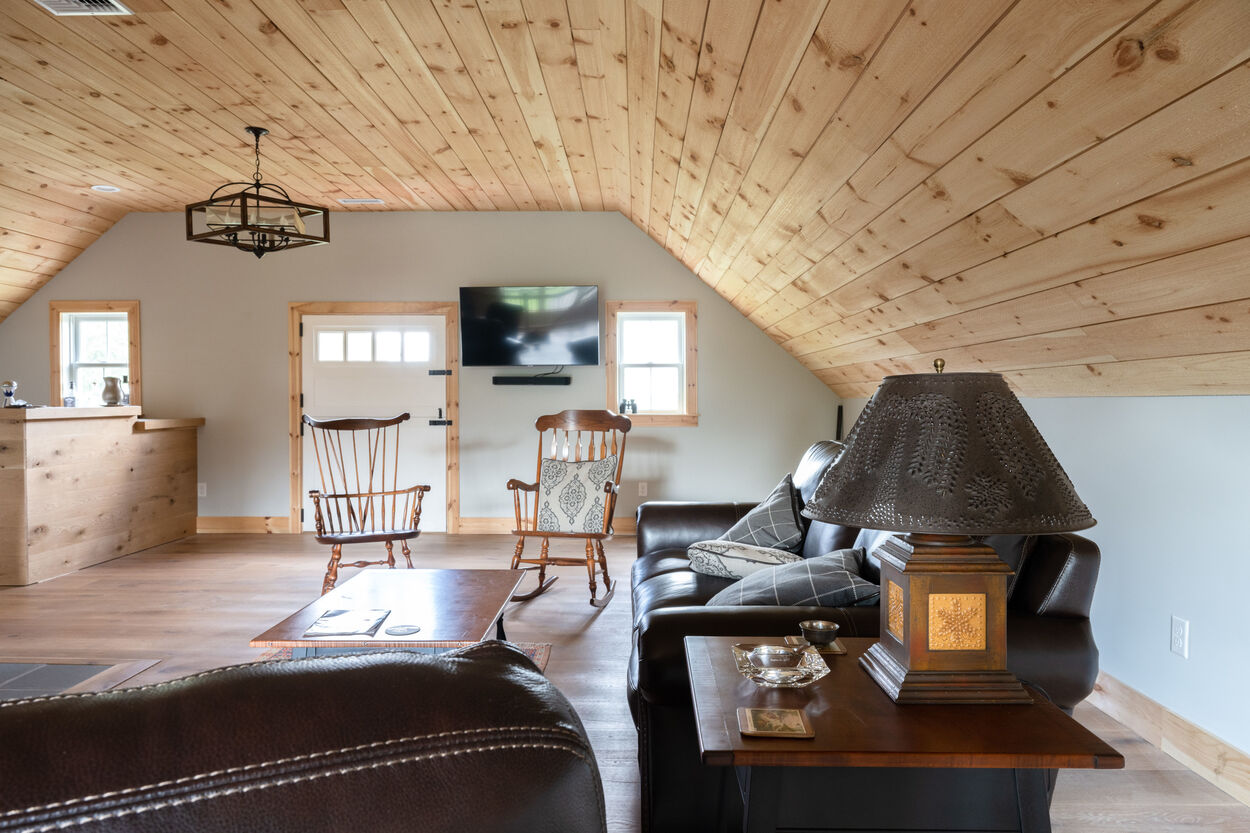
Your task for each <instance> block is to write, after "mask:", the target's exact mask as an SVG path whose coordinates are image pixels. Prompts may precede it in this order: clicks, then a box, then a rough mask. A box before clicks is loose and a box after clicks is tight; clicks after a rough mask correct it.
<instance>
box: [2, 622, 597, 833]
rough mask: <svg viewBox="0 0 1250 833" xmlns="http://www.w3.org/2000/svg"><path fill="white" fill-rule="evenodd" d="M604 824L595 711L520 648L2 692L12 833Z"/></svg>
mask: <svg viewBox="0 0 1250 833" xmlns="http://www.w3.org/2000/svg"><path fill="white" fill-rule="evenodd" d="M61 829H69V830H82V831H91V832H94V831H170V830H188V831H190V830H194V831H222V833H226V831H230V832H231V833H237V831H243V830H246V831H291V833H313V831H323V830H324V831H344V830H367V831H370V833H375V832H376V831H401V830H402V831H423V833H443V832H444V831H447V832H448V833H449V832H450V831H469V830H483V831H485V830H489V831H518V833H519V832H520V831H527V832H530V831H575V832H577V833H580V831H588V833H589V831H600V833H601V832H602V831H605V830H606V822H605V819H604V806H603V789H602V784H601V782H600V779H599V771H598V768H597V766H596V763H595V758H594V755H593V753H592V752H591V749H590V744H589V743H588V742H587V740H586V734H585V732H584V730H583V728H582V724H581V721H580V720H579V719H578V717H577V714H576V713H575V712H574V711H573V708H572V706H570V705H569V702H568V701H567V700H566V699H565V698H564V697H563V695H561V694H560V692H559V691H557V690H556V689H555V687H554V686H553V685H552V684H551V683H550V682H548V681H547V679H546V678H545V677H544V676H543V675H542V674H541V673H540V672H539V671H538V670H537V669H536V668H535V667H534V665H533V664H532V663H531V662H530V661H529V660H528V659H527V658H526V657H525V655H524V654H522V653H521V652H520V651H518V650H516V649H515V648H513V647H511V646H508V645H506V644H504V643H499V642H494V643H482V644H481V645H477V646H474V647H472V648H466V649H460V650H458V651H454V652H452V653H450V654H444V655H442V656H439V657H431V656H424V655H418V654H413V653H410V652H375V653H368V654H358V655H352V656H336V657H318V658H315V659H304V660H294V661H291V660H287V661H273V662H261V663H255V664H251V665H241V666H234V667H231V668H221V669H216V670H214V671H207V672H205V673H203V674H196V675H194V676H191V677H186V678H184V679H181V680H175V681H172V682H168V683H161V684H158V685H151V686H145V687H141V688H133V689H122V690H118V691H109V692H103V693H99V694H77V695H61V696H58V697H50V698H40V699H32V700H24V701H10V702H0V830H27V831H34V830H40V831H42V830H61Z"/></svg>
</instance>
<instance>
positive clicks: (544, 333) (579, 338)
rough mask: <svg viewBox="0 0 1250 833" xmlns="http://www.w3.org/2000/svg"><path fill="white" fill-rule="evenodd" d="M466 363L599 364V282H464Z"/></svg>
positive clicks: (462, 351)
mask: <svg viewBox="0 0 1250 833" xmlns="http://www.w3.org/2000/svg"><path fill="white" fill-rule="evenodd" d="M460 361H461V364H463V365H464V366H465V367H516V366H532V365H548V364H550V365H595V364H599V287H597V286H462V287H460Z"/></svg>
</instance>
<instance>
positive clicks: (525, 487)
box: [508, 478, 538, 492]
mask: <svg viewBox="0 0 1250 833" xmlns="http://www.w3.org/2000/svg"><path fill="white" fill-rule="evenodd" d="M508 488H509V489H511V490H512V491H514V492H515V491H517V490H520V491H522V492H537V491H538V484H537V483H523V482H521V481H520V480H517V479H515V478H513V479H512V480H509V481H508Z"/></svg>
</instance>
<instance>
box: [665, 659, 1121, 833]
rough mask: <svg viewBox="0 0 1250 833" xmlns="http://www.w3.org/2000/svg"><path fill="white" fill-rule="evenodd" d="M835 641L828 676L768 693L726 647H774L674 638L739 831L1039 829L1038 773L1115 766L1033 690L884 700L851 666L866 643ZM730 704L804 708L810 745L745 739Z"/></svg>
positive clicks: (1043, 788)
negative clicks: (994, 701)
mask: <svg viewBox="0 0 1250 833" xmlns="http://www.w3.org/2000/svg"><path fill="white" fill-rule="evenodd" d="M841 641H842V643H843V644H844V645H845V646H846V649H847V652H846V654H845V655H841V656H830V655H825V662H826V663H827V664H828V665H829V668H830V673H829V675H828V676H826V677H824V678H823V679H821V680H818V681H816V682H815V683H813V684H812V685H810V686H807V687H806V688H798V689H770V688H765V687H762V686H759V685H756V684H755V683H753V682H751V681H750V680H747V679H746V678H744V677H743V676H742V675H741V674H739V673H738V670H737V668H735V666H734V660H733V655H732V652H731V650H730V646H731V645H732V644H733V643H735V642H754V643H775V644H782V640H780V639H776V638H760V637H705V636H688V637H686V660H687V663H688V665H689V668H690V688H691V693H692V695H693V699H694V710H695V721H696V724H697V729H698V734H699V749H700V752H701V753H702V756H703V762H704V763H706V764H710V765H713V766H734V767H736V768H737V770H736V772H737V775H738V781H739V786H740V787H741V790H742V795H743V801H744V804H745V807H746V809H745V813H746V824H745V829H746V830H750V831H756V830H768V831H772V830H776V829H778V828H787V829H788V828H791V827H793V828H801V829H803V830H827V831H837V830H843V831H852V830H853V831H874V830H890V831H900V830H942V831H963V830H967V831H972V830H976V831H990V830H992V831H1022V833H1048V832H1049V831H1050V812H1049V802H1048V799H1047V778H1048V775H1049V771H1050V770H1054V769H1061V768H1078V769H1080V768H1087V769H1120V768H1122V767H1123V766H1124V756H1122V755H1121V754H1120V753H1118V752H1116V751H1115V750H1114V749H1112V748H1111V747H1110V746H1108V745H1107V744H1106V743H1104V742H1103V741H1102V740H1101V739H1099V738H1098V737H1097V736H1096V735H1094V734H1093V733H1092V732H1090V731H1089V730H1087V729H1086V728H1085V727H1083V726H1081V724H1079V723H1077V722H1076V721H1075V720H1073V719H1072V718H1071V717H1069V716H1068V715H1067V714H1065V713H1064V712H1063V711H1062V710H1060V709H1059V708H1057V707H1056V706H1054V705H1053V704H1051V703H1050V702H1048V701H1046V700H1045V698H1043V697H1042V696H1041V695H1040V694H1039V693H1038V692H1036V691H1035V690H1033V689H1030V693H1032V694H1033V698H1034V702H1033V703H1032V704H1031V705H906V706H899V705H896V704H895V703H894V702H893V701H892V700H890V698H889V697H887V696H886V694H885V692H883V691H882V690H881V689H880V688H879V687H878V686H877V684H876V683H875V682H873V681H872V678H870V677H869V676H868V674H866V673H865V672H864V670H863V669H862V668H860V667H859V657H860V655H862V654H863V653H864V652H865V651H867V650H868V647H869V646H870V645H871V644H872V643H873V642H874V641H875V640H872V639H843V640H841ZM740 706H748V707H754V708H778V709H802V710H803V711H804V713H805V714H806V715H807V717H808V719H809V721H810V722H811V724H812V728H813V730H814V732H815V737H814V738H811V739H799V738H796V739H790V738H756V737H744V736H743V735H742V734H741V733H740V732H739V731H738V721H737V709H738V707H740Z"/></svg>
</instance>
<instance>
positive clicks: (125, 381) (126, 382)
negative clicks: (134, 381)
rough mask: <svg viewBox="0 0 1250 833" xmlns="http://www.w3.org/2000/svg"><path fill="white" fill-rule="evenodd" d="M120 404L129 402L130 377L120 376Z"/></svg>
mask: <svg viewBox="0 0 1250 833" xmlns="http://www.w3.org/2000/svg"><path fill="white" fill-rule="evenodd" d="M122 404H123V405H129V404H130V377H129V376H122Z"/></svg>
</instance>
